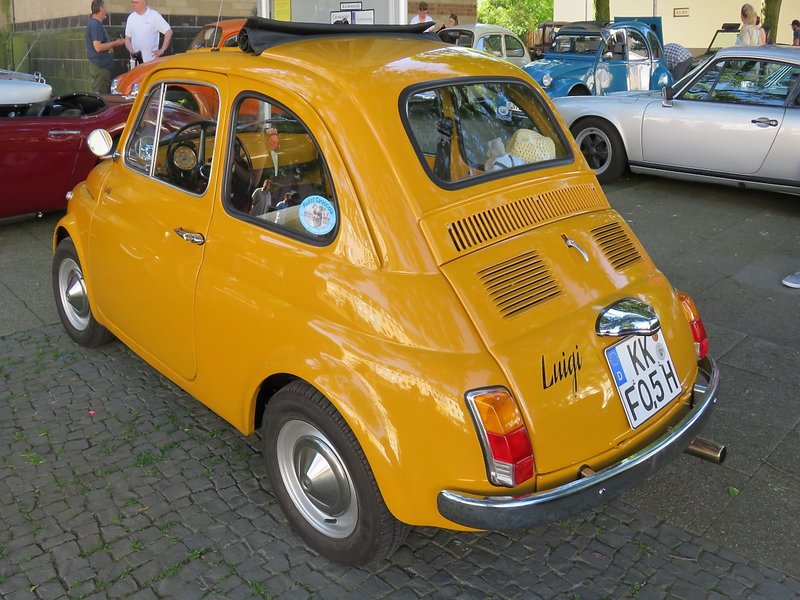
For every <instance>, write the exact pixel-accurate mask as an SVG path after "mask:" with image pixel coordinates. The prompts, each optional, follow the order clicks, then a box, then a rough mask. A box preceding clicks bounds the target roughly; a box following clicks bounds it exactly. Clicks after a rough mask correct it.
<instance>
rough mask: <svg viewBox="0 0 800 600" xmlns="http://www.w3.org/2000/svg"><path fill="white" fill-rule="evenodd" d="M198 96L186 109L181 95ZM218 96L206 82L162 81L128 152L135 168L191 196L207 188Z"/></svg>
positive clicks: (152, 94)
mask: <svg viewBox="0 0 800 600" xmlns="http://www.w3.org/2000/svg"><path fill="white" fill-rule="evenodd" d="M187 97H189V98H193V99H197V102H192V103H191V104H192V107H197V106H202V107H203V108H202V110H200V109H197V110H192V109H191V108H187V107H186V106H185V105H184V103H183V102H182V101H181V100H178V99H179V98H180V99H185V98H187ZM218 115H219V96H218V94H217V91H216V90H215V89H214V88H211V87H209V86H205V85H196V84H185V83H167V84H164V83H162V84H159V85H157V86H156V87H154V88H153V89H152V90H151V91H150V93H149V94H148V97H147V100H146V102H145V104H144V107H143V109H142V111H141V113H140V115H139V121H138V123H137V124H136V128H135V129H134V131H133V134H132V135H131V137H130V139H129V140H128V145H127V148H126V150H125V162H126V164H127V165H128V166H130V167H131V168H132V169H135V170H137V171H141V172H142V173H144V174H145V175H148V176H149V177H153V178H155V179H159V180H161V181H164V182H165V183H168V184H170V185H174V186H176V187H179V188H181V189H183V190H185V191H187V192H191V193H193V194H202V193H204V192H205V191H206V189H207V187H208V178H209V174H210V172H211V163H212V160H213V155H214V141H215V139H216V130H217V117H218Z"/></svg>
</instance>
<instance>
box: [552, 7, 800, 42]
mask: <svg viewBox="0 0 800 600" xmlns="http://www.w3.org/2000/svg"><path fill="white" fill-rule="evenodd" d="M745 1H749V3H750V4H752V5H753V6H754V7H755V9H756V12H759V11H760V10H761V2H760V1H759V0H609V4H610V6H609V9H610V12H611V17H612V18H613V17H615V16H620V17H652V16H657V17H661V24H662V28H663V32H664V41H665V42H676V43H678V44H681V45H682V46H685V47H686V48H689V49H691V50H693V51H699V50H705V49H706V48H708V45H709V43H710V42H711V38H712V37H713V36H714V32H715V31H716V30H717V29H718V28H719V27H720V26H721V25H722V23H739V22H741V21H740V18H739V11H740V10H741V8H742V4H744V3H745ZM553 19H554V20H556V21H589V20H592V19H594V0H553ZM792 19H800V0H782V2H781V13H780V17H779V19H778V23H774V24H772V27H774V28H775V33H776V37H775V41H776V43H778V44H791V43H792V29H791V23H792Z"/></svg>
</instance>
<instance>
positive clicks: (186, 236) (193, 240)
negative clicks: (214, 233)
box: [175, 227, 206, 246]
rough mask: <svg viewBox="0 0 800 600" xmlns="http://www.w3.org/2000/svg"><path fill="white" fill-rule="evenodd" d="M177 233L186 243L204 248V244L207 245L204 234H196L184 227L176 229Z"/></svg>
mask: <svg viewBox="0 0 800 600" xmlns="http://www.w3.org/2000/svg"><path fill="white" fill-rule="evenodd" d="M175 233H177V234H178V235H179V236H181V238H183V241H184V242H189V243H190V244H197V245H198V246H202V245H203V244H205V243H206V238H205V237H203V234H202V233H195V232H194V231H186V230H185V229H184V228H183V227H176V228H175Z"/></svg>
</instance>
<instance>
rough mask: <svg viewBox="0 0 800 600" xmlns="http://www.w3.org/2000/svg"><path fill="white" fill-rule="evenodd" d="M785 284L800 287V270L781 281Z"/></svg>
mask: <svg viewBox="0 0 800 600" xmlns="http://www.w3.org/2000/svg"><path fill="white" fill-rule="evenodd" d="M781 283H783V285H785V286H786V287H790V288H800V271H798V272H797V273H794V274H793V275H787V276H786V277H784V278H783V280H782V281H781Z"/></svg>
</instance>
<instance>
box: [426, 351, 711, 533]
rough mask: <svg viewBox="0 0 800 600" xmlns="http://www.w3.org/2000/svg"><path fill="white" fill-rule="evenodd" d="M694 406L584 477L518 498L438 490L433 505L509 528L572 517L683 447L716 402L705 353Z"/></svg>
mask: <svg viewBox="0 0 800 600" xmlns="http://www.w3.org/2000/svg"><path fill="white" fill-rule="evenodd" d="M698 366H699V368H700V370H699V371H698V376H697V381H695V384H694V406H693V407H692V408H691V410H690V411H689V413H688V414H687V415H686V416H685V417H684V418H683V420H681V421H680V423H678V424H677V425H675V426H674V427H673V428H671V429H670V430H669V431H668V432H667V433H666V434H665V435H664V436H662V437H661V438H659V439H658V440H656V441H654V442H653V443H652V444H650V445H649V446H646V447H645V448H642V449H641V450H639V451H638V452H636V453H635V454H632V455H631V456H628V457H627V458H625V459H623V460H622V461H620V462H618V463H616V464H614V465H611V466H609V467H606V468H605V469H603V470H602V471H597V472H596V473H594V474H593V475H590V476H589V477H585V478H582V479H578V480H576V481H572V482H570V483H568V484H565V485H562V486H561V487H558V488H554V489H551V490H546V491H543V492H538V493H534V494H527V495H524V496H517V497H510V496H500V497H494V496H476V495H472V494H468V493H465V492H457V491H452V490H443V491H441V492H439V496H438V498H437V505H438V508H439V513H441V515H442V516H444V517H445V518H447V519H449V520H450V521H453V522H454V523H459V524H461V525H464V526H466V527H472V528H475V529H489V530H500V531H502V530H511V529H521V528H525V527H533V526H536V525H543V524H546V523H552V522H555V521H560V520H562V519H565V518H569V517H574V516H576V515H578V514H580V513H582V512H583V511H585V510H587V509H589V508H592V507H594V506H597V505H600V504H603V503H605V502H608V501H609V500H610V499H611V498H613V497H614V496H616V495H617V494H619V493H620V492H622V491H624V490H626V489H628V488H629V487H631V486H633V485H634V484H636V483H637V482H638V481H640V480H642V479H644V478H645V477H647V476H648V475H651V474H652V473H655V472H656V471H658V470H659V469H661V468H662V467H663V466H664V465H666V464H667V463H669V462H670V461H672V460H673V459H674V458H675V457H677V456H678V454H680V453H681V452H683V451H684V450H686V448H687V447H688V446H689V444H690V443H691V442H692V440H693V439H694V438H695V437H696V436H697V434H698V433H699V432H700V430H701V429H702V428H703V426H704V425H705V422H706V420H707V419H708V417H709V415H710V414H711V411H712V408H713V406H714V404H715V403H716V401H717V390H718V385H719V372H718V370H717V365H716V364H715V363H714V361H713V360H712V359H711V358H710V357H706V358H704V359H703V360H701V361H700V362H699V363H698Z"/></svg>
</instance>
